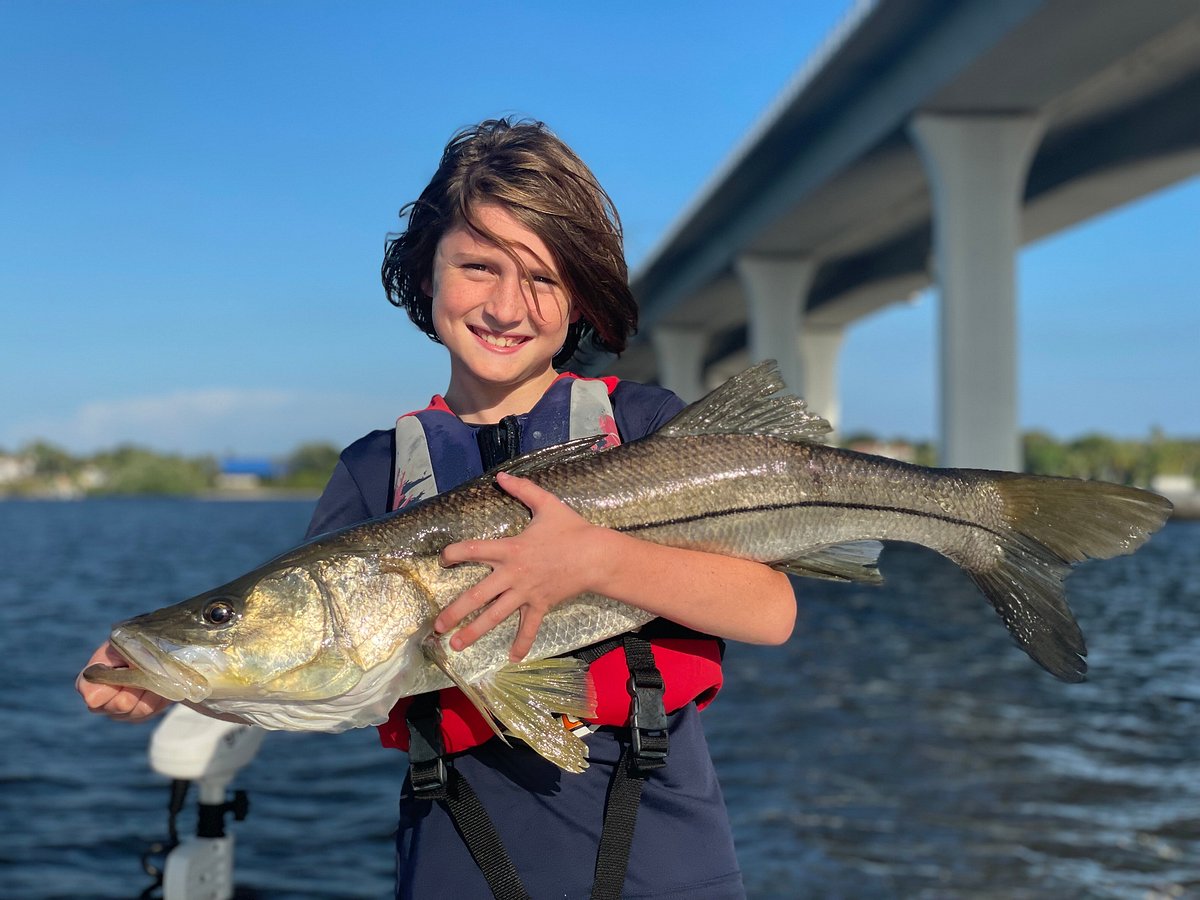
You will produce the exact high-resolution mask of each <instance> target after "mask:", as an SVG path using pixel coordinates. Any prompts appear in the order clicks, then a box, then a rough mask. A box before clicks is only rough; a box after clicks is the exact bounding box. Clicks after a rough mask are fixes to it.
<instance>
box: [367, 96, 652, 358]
mask: <svg viewBox="0 0 1200 900" xmlns="http://www.w3.org/2000/svg"><path fill="white" fill-rule="evenodd" d="M480 203H494V204H497V205H499V206H501V207H503V208H504V209H505V210H506V211H507V212H508V213H509V214H510V215H511V216H512V217H513V218H514V219H516V220H517V221H518V222H520V223H521V224H522V225H524V226H525V227H526V228H528V229H529V230H531V231H533V232H534V233H535V234H536V235H537V236H538V237H540V238H541V239H542V241H544V242H545V244H546V246H547V247H549V248H550V252H551V253H552V254H553V255H554V260H553V262H554V264H555V266H556V268H557V269H558V273H559V275H560V276H561V278H562V281H563V287H564V289H565V290H566V292H567V295H568V296H569V297H570V298H571V301H572V303H573V304H574V305H575V308H576V309H578V310H579V312H580V314H581V315H580V318H579V320H578V321H577V322H576V323H574V324H573V325H572V326H571V327H570V329H569V330H568V332H567V340H566V343H565V344H564V345H563V348H562V350H560V351H559V353H558V354H557V355H556V356H555V357H554V365H555V366H562V365H565V364H566V362H567V360H568V359H570V357H571V355H572V353H574V351H575V348H576V347H577V346H578V345H579V342H580V340H581V339H583V338H584V337H588V338H589V339H590V341H591V343H592V344H593V345H595V346H597V347H598V348H600V349H601V350H607V351H609V352H612V353H620V352H621V351H622V350H624V349H625V344H626V342H627V341H628V339H629V336H630V335H631V334H632V333H633V332H634V331H636V330H637V303H636V302H635V301H634V299H633V294H632V292H631V291H630V290H629V272H628V269H627V267H626V264H625V253H624V245H623V240H622V234H621V220H620V217H619V216H618V215H617V210H616V208H615V207H614V206H613V202H612V198H610V197H609V196H608V194H607V193H606V192H605V190H604V188H602V187H601V186H600V183H599V182H598V181H597V180H596V176H595V175H593V174H592V172H591V170H590V169H588V167H587V166H586V165H584V163H583V161H582V160H580V159H579V157H578V156H576V155H575V153H574V152H573V151H572V150H571V148H570V147H568V146H567V145H566V144H564V143H563V142H562V141H561V140H560V139H559V138H558V137H556V136H555V135H554V134H553V133H552V132H551V131H550V129H548V128H547V127H546V126H545V125H544V124H543V123H541V122H528V121H520V122H512V121H510V120H508V119H489V120H487V121H486V122H481V123H480V124H478V125H474V126H471V127H469V128H465V129H463V130H462V131H460V132H458V133H457V134H455V135H454V137H453V138H451V139H450V142H449V143H448V144H447V145H446V149H445V151H444V152H443V153H442V160H441V163H440V164H439V165H438V169H437V172H435V173H434V176H433V178H432V179H431V180H430V182H429V184H428V185H427V186H426V188H425V190H424V191H422V192H421V196H420V197H419V198H418V199H416V200H415V201H413V202H412V203H408V204H406V205H405V206H403V207H402V208H401V209H400V217H401V219H404V218H405V217H406V216H407V218H408V223H407V227H406V228H405V229H404V230H403V231H401V232H400V233H398V234H394V235H389V236H388V241H387V245H386V248H385V251H384V256H383V268H382V271H381V275H382V277H383V288H384V290H385V291H386V292H387V297H388V300H390V301H391V302H392V303H393V304H395V305H396V306H399V307H401V308H403V309H405V310H407V311H408V315H409V318H410V319H412V321H413V323H414V324H415V325H416V326H417V327H418V328H420V329H421V330H422V331H424V332H425V333H426V334H427V335H429V337H430V338H432V339H433V340H435V341H438V342H439V343H440V339H439V338H438V336H437V332H436V331H434V328H433V298H431V297H430V296H428V295H427V294H426V293H425V291H424V290H423V288H422V285H425V284H428V283H429V282H430V281H431V280H432V277H433V257H434V252H435V251H436V250H437V245H438V242H439V241H440V240H441V239H442V235H443V234H445V232H446V231H447V230H449V229H450V228H453V227H455V226H457V225H466V226H467V227H470V228H472V229H473V230H475V231H477V232H479V233H480V234H481V235H483V236H484V237H485V238H487V239H488V240H490V241H493V242H494V243H496V244H497V245H498V246H500V247H501V248H503V249H504V250H505V251H506V252H507V253H508V254H509V255H510V256H512V257H513V259H514V260H516V262H517V264H518V266H520V269H521V271H522V273H523V274H524V275H525V277H526V278H527V279H528V278H529V277H530V276H529V273H528V271H527V270H526V268H525V266H524V264H523V263H522V262H521V260H520V258H519V257H518V256H517V254H516V252H515V251H514V249H513V248H512V247H510V246H508V244H507V242H505V241H502V240H499V239H498V238H497V237H496V236H495V235H493V234H492V233H491V232H489V231H488V230H487V229H486V228H483V227H481V225H480V223H479V221H478V219H477V218H476V217H474V216H473V215H472V208H473V207H474V206H475V205H477V204H480Z"/></svg>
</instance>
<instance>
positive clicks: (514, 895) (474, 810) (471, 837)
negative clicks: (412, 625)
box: [405, 693, 529, 900]
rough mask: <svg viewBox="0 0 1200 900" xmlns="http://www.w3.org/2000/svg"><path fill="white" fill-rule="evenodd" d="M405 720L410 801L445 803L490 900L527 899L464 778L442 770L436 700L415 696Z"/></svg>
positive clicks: (456, 773)
mask: <svg viewBox="0 0 1200 900" xmlns="http://www.w3.org/2000/svg"><path fill="white" fill-rule="evenodd" d="M405 718H406V720H407V722H408V742H409V743H408V761H409V779H410V780H411V781H412V788H413V796H414V797H415V798H416V799H418V800H429V801H439V802H441V803H443V804H445V806H446V811H447V812H449V813H450V819H451V821H452V822H454V827H455V828H456V829H457V830H458V833H459V835H460V836H461V837H462V839H463V843H464V844H466V845H467V850H469V851H470V853H471V858H472V859H474V860H475V865H477V866H479V871H480V872H482V873H483V877H484V878H485V879H486V880H487V883H488V888H490V889H491V892H492V895H493V896H494V897H495V898H496V900H529V894H528V892H526V890H525V886H524V885H523V884H521V876H520V875H518V874H517V867H516V866H514V865H513V863H512V860H511V859H509V857H508V852H507V851H506V850H505V849H504V844H503V843H501V841H500V835H499V833H497V831H496V826H494V825H493V824H492V820H491V819H489V818H488V814H487V811H486V810H485V809H484V808H483V804H482V803H480V802H479V797H478V796H477V795H476V794H475V791H474V790H472V789H471V785H469V784H468V783H467V779H466V778H464V777H463V776H462V775H461V774H460V773H459V772H458V770H457V769H453V768H448V767H447V766H446V762H445V760H444V759H443V758H442V735H441V731H440V726H441V722H442V710H441V707H440V706H438V695H437V694H436V693H430V694H421V695H419V696H417V697H416V698H414V699H413V702H412V704H411V705H410V706H409V708H408V713H407V715H406V716H405Z"/></svg>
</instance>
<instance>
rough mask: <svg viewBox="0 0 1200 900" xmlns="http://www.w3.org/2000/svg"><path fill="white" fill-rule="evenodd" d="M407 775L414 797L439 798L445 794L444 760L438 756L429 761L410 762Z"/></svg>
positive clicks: (422, 798)
mask: <svg viewBox="0 0 1200 900" xmlns="http://www.w3.org/2000/svg"><path fill="white" fill-rule="evenodd" d="M408 775H409V781H411V782H412V790H413V797H415V798H416V799H418V800H439V799H441V798H442V797H444V796H445V795H446V781H447V780H448V775H447V772H446V761H445V760H444V759H442V758H441V757H440V756H439V757H438V758H437V759H434V760H431V761H429V762H421V763H411V764H410V765H409V772H408Z"/></svg>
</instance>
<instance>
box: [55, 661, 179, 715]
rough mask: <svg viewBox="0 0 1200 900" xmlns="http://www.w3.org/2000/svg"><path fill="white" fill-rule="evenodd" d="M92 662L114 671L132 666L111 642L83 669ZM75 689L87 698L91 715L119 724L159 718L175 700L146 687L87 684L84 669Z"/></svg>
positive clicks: (84, 698)
mask: <svg viewBox="0 0 1200 900" xmlns="http://www.w3.org/2000/svg"><path fill="white" fill-rule="evenodd" d="M92 663H104V664H105V665H107V666H113V667H114V668H120V667H123V666H128V665H129V663H127V662H126V661H125V657H123V656H121V654H119V653H118V652H117V651H116V650H114V649H113V646H112V644H110V643H109V642H108V641H105V642H104V643H103V644H101V645H100V646H99V647H97V648H96V652H95V653H93V654H92V658H91V659H89V660H88V661H87V664H86V665H85V666H84V667H83V668H84V669H86V668H87V667H88V666H90V665H92ZM75 690H77V691H78V692H79V695H80V696H81V697H83V702H84V703H86V704H87V707H88V711H89V712H94V713H100V714H102V715H106V716H108V717H109V718H110V719H116V720H117V721H119V722H140V721H142V720H144V719H148V718H150V717H151V716H156V715H158V714H159V713H160V712H162V711H163V710H164V709H166V708H167V707H168V706H170V705H171V701H170V700H168V699H167V698H166V697H160V696H159V695H158V694H155V693H153V692H152V691H147V690H144V689H142V688H127V687H119V686H116V685H111V684H93V683H92V682H90V681H85V680H84V677H83V671H82V669H81V670H80V674H79V675H78V676H77V677H76V679H75Z"/></svg>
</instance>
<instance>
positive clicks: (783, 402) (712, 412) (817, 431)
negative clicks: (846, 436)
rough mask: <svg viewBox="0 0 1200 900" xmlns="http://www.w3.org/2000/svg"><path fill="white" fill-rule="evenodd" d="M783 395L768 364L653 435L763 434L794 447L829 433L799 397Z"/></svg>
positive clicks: (775, 370) (779, 381)
mask: <svg viewBox="0 0 1200 900" xmlns="http://www.w3.org/2000/svg"><path fill="white" fill-rule="evenodd" d="M785 390H787V385H785V384H784V383H783V379H782V378H780V377H779V365H778V364H777V363H776V362H775V360H773V359H768V360H766V361H765V362H761V363H759V364H758V365H756V366H752V367H750V368H749V369H746V370H745V371H744V372H741V373H739V374H737V375H734V376H733V377H732V378H730V379H729V380H728V381H726V382H725V383H724V384H723V385H721V386H720V387H719V388H717V389H716V390H714V391H712V392H711V393H710V394H709V395H708V396H706V397H703V398H701V399H700V400H697V401H696V402H695V403H693V404H692V405H691V406H689V407H687V408H686V409H684V410H682V411H680V413H679V414H678V415H677V416H675V418H673V419H672V420H671V421H670V422H668V423H667V424H666V425H664V426H663V427H662V428H660V429H659V430H658V434H661V435H664V436H665V437H683V436H684V435H694V434H765V435H770V436H771V437H777V438H782V439H783V440H786V441H795V442H798V443H809V444H812V443H820V442H821V440H822V438H823V437H824V435H826V434H828V433H829V432H830V431H832V430H833V429H831V428H830V426H829V423H828V422H826V421H825V420H824V419H822V418H821V417H820V416H817V415H814V414H813V413H811V412H809V411H808V407H807V406H806V405H805V403H804V401H803V400H801V399H800V398H799V397H796V396H794V395H793V394H785V393H781V392H782V391H785Z"/></svg>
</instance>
